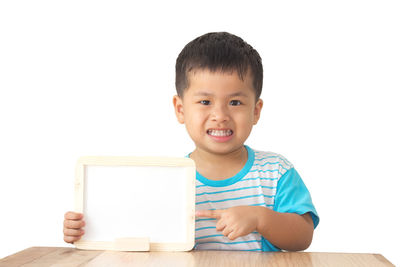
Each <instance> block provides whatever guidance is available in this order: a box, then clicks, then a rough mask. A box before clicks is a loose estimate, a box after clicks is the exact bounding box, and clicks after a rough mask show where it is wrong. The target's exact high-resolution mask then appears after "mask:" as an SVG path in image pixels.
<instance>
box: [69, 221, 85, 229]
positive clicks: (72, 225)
mask: <svg viewBox="0 0 400 267" xmlns="http://www.w3.org/2000/svg"><path fill="white" fill-rule="evenodd" d="M85 224H86V223H85V221H73V220H65V221H64V227H65V228H68V229H80V228H82V227H84V226H85Z"/></svg>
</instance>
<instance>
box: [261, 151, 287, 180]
mask: <svg viewBox="0 0 400 267" xmlns="http://www.w3.org/2000/svg"><path fill="white" fill-rule="evenodd" d="M253 151H254V166H255V167H258V168H262V169H269V170H271V169H275V170H277V172H278V174H279V176H283V175H284V174H285V173H286V172H287V171H288V170H290V169H292V168H293V164H292V163H291V162H290V161H289V160H288V159H287V158H285V157H284V156H282V155H281V154H278V153H275V152H271V151H261V150H256V149H253Z"/></svg>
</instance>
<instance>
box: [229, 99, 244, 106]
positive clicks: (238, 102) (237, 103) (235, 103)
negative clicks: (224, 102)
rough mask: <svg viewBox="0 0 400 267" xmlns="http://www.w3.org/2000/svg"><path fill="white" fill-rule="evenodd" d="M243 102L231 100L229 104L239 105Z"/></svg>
mask: <svg viewBox="0 0 400 267" xmlns="http://www.w3.org/2000/svg"><path fill="white" fill-rule="evenodd" d="M241 104H242V102H240V100H231V102H229V105H232V106H239V105H241Z"/></svg>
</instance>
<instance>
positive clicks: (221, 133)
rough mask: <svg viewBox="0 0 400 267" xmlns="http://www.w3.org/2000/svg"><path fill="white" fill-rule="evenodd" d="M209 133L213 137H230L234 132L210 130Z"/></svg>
mask: <svg viewBox="0 0 400 267" xmlns="http://www.w3.org/2000/svg"><path fill="white" fill-rule="evenodd" d="M207 133H208V134H209V135H213V136H229V135H232V130H208V131H207Z"/></svg>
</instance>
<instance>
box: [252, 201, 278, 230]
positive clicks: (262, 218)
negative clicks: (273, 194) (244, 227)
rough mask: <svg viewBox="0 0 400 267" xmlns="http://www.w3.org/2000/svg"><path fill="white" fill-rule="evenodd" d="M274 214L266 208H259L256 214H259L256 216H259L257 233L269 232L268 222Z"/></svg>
mask: <svg viewBox="0 0 400 267" xmlns="http://www.w3.org/2000/svg"><path fill="white" fill-rule="evenodd" d="M273 212H274V211H273V210H271V209H269V208H266V207H257V210H256V214H257V215H256V216H257V226H256V231H257V232H259V233H261V232H263V233H265V231H266V230H267V229H266V226H267V225H268V221H270V220H271V219H270V218H271V216H272V213H273Z"/></svg>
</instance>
